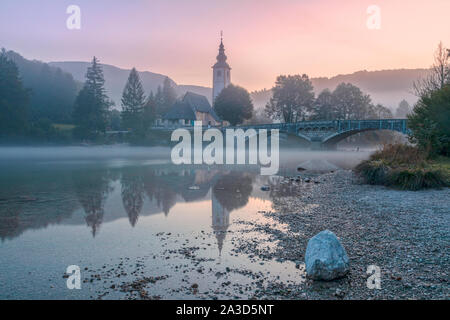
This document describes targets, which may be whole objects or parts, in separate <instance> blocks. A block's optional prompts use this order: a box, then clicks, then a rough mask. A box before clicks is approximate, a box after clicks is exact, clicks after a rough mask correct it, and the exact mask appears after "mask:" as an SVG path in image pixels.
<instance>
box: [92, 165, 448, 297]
mask: <svg viewBox="0 0 450 320" xmlns="http://www.w3.org/2000/svg"><path fill="white" fill-rule="evenodd" d="M269 189H270V191H266V192H270V193H271V199H272V201H273V209H272V210H270V211H261V212H259V213H258V214H259V217H260V218H250V217H248V216H241V217H242V218H244V217H245V218H244V219H239V218H237V217H236V218H235V219H233V224H232V226H231V229H229V230H228V231H226V234H224V235H223V236H226V238H227V242H228V243H230V247H229V252H228V253H227V258H223V262H221V258H220V257H219V258H218V259H210V258H205V256H204V255H203V253H204V252H207V251H208V250H210V249H211V242H210V240H209V239H213V237H217V234H214V233H212V232H204V231H201V232H199V233H198V234H196V235H195V239H199V240H201V241H200V243H199V244H198V245H193V244H192V241H191V242H189V241H188V240H186V239H184V240H183V235H181V234H175V235H174V234H170V233H166V234H165V233H159V234H157V236H158V237H159V239H160V241H161V246H162V248H166V249H163V250H162V252H161V254H159V255H148V256H144V257H141V258H140V259H138V260H136V261H134V260H133V259H129V258H124V259H123V260H121V262H120V263H118V264H116V263H113V264H112V265H105V266H103V267H102V268H100V269H98V270H95V269H93V270H89V272H90V273H91V277H90V278H89V279H85V281H84V282H85V283H86V285H89V284H92V283H94V284H95V283H104V287H103V289H98V287H97V290H95V291H96V293H95V295H94V296H92V298H98V299H111V298H112V299H114V298H120V299H449V297H450V286H449V277H448V270H450V259H449V257H450V255H449V253H450V252H449V251H450V250H449V249H450V210H449V204H450V201H449V199H450V189H448V188H447V189H442V190H427V191H418V192H413V191H398V190H393V189H387V188H385V187H381V186H368V185H363V184H360V183H359V181H358V180H357V179H356V177H355V176H354V174H353V172H352V171H350V170H336V171H328V172H311V171H309V170H306V171H302V172H301V173H300V174H299V176H298V177H294V178H292V177H286V178H282V179H281V180H279V181H277V182H276V183H274V184H273V185H271V186H270V188H269ZM327 229H328V230H330V231H332V232H333V233H334V234H335V235H336V236H337V237H338V238H339V241H340V242H341V244H342V245H343V246H344V248H345V250H346V252H347V254H348V258H349V266H350V270H349V272H348V274H346V275H345V276H344V277H342V278H340V279H338V280H333V281H314V280H311V279H308V277H306V273H305V264H304V261H305V251H306V247H307V243H308V240H309V239H310V238H311V237H313V236H314V235H316V234H318V233H319V232H321V231H323V230H327ZM171 244H172V245H174V248H173V249H169V247H170V245H171ZM234 259H236V260H234ZM156 260H162V261H167V267H166V268H165V269H164V273H155V272H154V271H151V269H147V268H146V266H147V267H148V266H151V265H152V262H151V261H156ZM226 261H228V262H226ZM225 262H226V263H225ZM373 265H374V266H377V267H379V269H380V271H381V273H380V288H379V289H377V288H372V289H371V288H369V287H368V286H367V279H368V277H369V276H371V274H368V273H367V271H368V267H369V266H373ZM127 266H128V267H127Z"/></svg>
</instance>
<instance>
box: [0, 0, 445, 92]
mask: <svg viewBox="0 0 450 320" xmlns="http://www.w3.org/2000/svg"><path fill="white" fill-rule="evenodd" d="M70 4H77V5H79V6H80V8H81V12H82V28H81V30H77V31H70V30H68V29H67V28H66V26H65V20H66V19H67V17H68V15H67V14H66V13H65V10H66V8H67V6H68V5H70ZM369 5H377V6H379V7H380V8H381V30H369V29H368V28H367V26H366V21H367V18H368V14H367V13H366V10H367V8H368V6H369ZM449 13H450V0H427V1H424V0H370V1H367V0H277V1H275V0H273V1H272V0H227V1H218V0H152V1H150V0H128V1H106V0H96V1H92V0H70V1H66V0H61V1H54V0H53V1H50V0H40V1H31V0H28V1H25V0H1V2H0V46H4V47H6V48H7V49H12V50H16V51H18V52H19V53H21V54H22V55H24V56H25V57H26V58H34V59H39V60H43V61H68V60H77V61H80V60H82V61H87V60H90V59H91V58H92V56H93V55H96V56H98V57H99V58H100V59H101V61H102V62H103V63H107V64H113V65H116V66H119V67H123V68H131V67H133V66H134V67H136V68H138V69H139V70H140V71H144V70H148V71H153V72H158V73H162V74H166V75H168V76H170V77H171V78H172V79H173V80H175V81H176V82H177V83H179V84H193V85H204V86H211V78H212V75H211V66H212V65H213V64H214V60H215V56H216V55H217V49H218V45H219V34H220V30H223V31H224V43H225V47H226V53H227V55H228V58H229V59H228V62H229V63H230V65H231V67H232V68H233V70H232V80H233V82H234V83H235V84H239V85H241V86H244V87H246V88H247V89H249V90H256V89H262V88H270V87H271V86H272V85H273V83H274V80H275V78H276V76H277V75H279V74H297V73H306V74H308V75H309V76H311V77H317V76H333V75H337V74H342V73H351V72H354V71H358V70H364V69H366V70H380V69H397V68H420V67H428V66H430V64H431V63H432V56H433V52H434V50H435V48H436V46H437V44H438V43H439V41H443V43H444V45H446V46H450V18H449Z"/></svg>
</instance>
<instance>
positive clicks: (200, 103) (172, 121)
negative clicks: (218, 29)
mask: <svg viewBox="0 0 450 320" xmlns="http://www.w3.org/2000/svg"><path fill="white" fill-rule="evenodd" d="M212 69H213V90H212V101H213V103H214V100H215V99H216V98H217V96H218V95H219V94H220V92H221V91H222V90H223V89H224V88H226V87H228V86H229V85H230V83H231V68H230V66H229V65H228V63H227V56H226V55H225V46H224V45H223V38H222V37H221V39H220V46H219V54H218V55H217V62H216V63H215V64H214V66H213V67H212ZM194 121H202V122H203V125H206V126H221V125H223V121H222V120H221V119H220V118H219V117H218V116H217V114H216V113H215V112H214V109H213V108H212V107H211V104H210V103H209V101H208V99H207V98H206V97H205V96H202V95H199V94H196V93H193V92H189V91H188V92H187V93H186V94H185V95H184V97H183V98H182V99H181V100H179V101H177V102H176V103H175V104H174V105H173V107H172V108H171V109H170V110H169V111H168V112H167V113H166V114H165V115H164V116H163V124H164V125H165V126H169V127H171V126H175V127H182V126H193V125H194Z"/></svg>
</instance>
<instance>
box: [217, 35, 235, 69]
mask: <svg viewBox="0 0 450 320" xmlns="http://www.w3.org/2000/svg"><path fill="white" fill-rule="evenodd" d="M213 68H214V69H216V68H225V69H229V70H231V68H230V66H229V65H228V63H227V56H226V54H225V46H224V45H223V41H222V40H220V46H219V55H218V56H217V62H216V64H215V65H213Z"/></svg>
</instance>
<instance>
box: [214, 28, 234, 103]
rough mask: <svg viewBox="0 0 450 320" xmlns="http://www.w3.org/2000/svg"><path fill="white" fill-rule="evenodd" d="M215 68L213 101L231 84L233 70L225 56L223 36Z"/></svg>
mask: <svg viewBox="0 0 450 320" xmlns="http://www.w3.org/2000/svg"><path fill="white" fill-rule="evenodd" d="M212 68H213V97H212V101H213V104H214V100H215V99H216V97H217V96H218V95H219V93H220V92H221V91H222V90H223V89H224V88H226V87H228V85H229V84H230V83H231V68H230V66H229V65H228V63H227V56H226V55H225V47H224V45H223V36H222V33H221V36H220V46H219V55H218V56H217V62H216V64H215V65H214V66H213V67H212Z"/></svg>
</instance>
